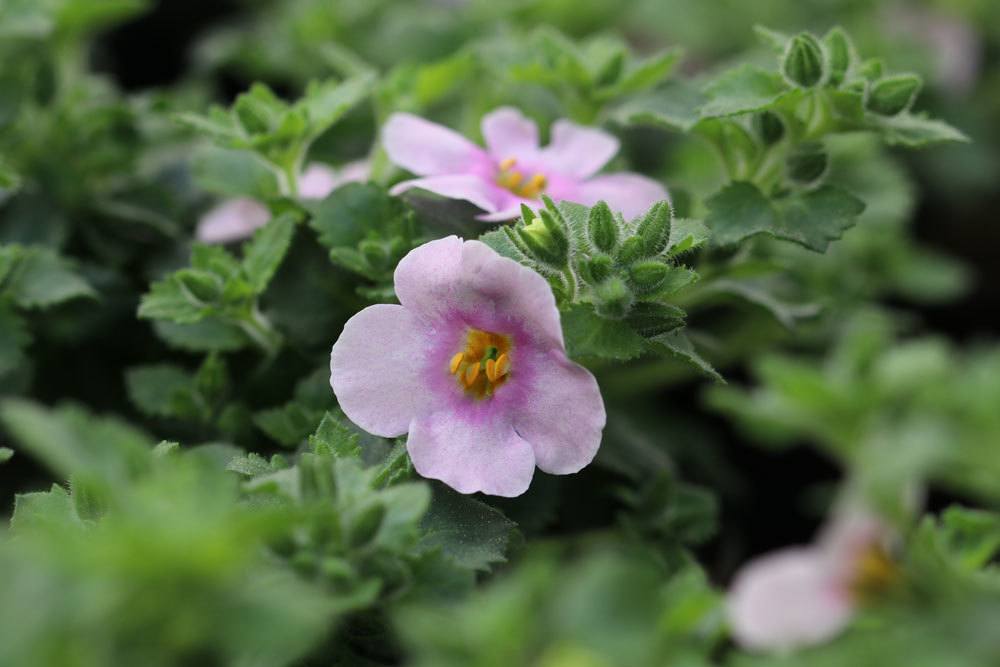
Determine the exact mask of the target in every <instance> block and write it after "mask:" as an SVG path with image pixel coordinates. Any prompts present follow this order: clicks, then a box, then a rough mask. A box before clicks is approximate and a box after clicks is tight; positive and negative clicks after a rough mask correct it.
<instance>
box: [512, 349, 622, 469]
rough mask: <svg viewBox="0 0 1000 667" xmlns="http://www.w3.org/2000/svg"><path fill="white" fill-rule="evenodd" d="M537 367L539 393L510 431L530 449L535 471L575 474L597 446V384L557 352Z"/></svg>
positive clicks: (600, 422) (600, 425) (600, 421)
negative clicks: (534, 462) (529, 445)
mask: <svg viewBox="0 0 1000 667" xmlns="http://www.w3.org/2000/svg"><path fill="white" fill-rule="evenodd" d="M544 356H545V359H544V360H542V361H541V362H540V363H539V365H538V370H537V371H536V372H537V375H538V378H539V383H540V386H539V390H538V391H537V392H535V394H534V395H533V396H532V399H531V400H530V401H528V402H526V404H525V406H524V407H523V408H522V410H521V411H520V412H519V414H518V415H517V416H515V417H514V429H515V430H516V431H517V432H518V434H519V435H520V436H521V437H522V438H524V439H525V440H527V441H528V442H529V443H530V444H531V448H532V449H533V450H534V452H535V461H536V462H537V464H538V467H539V468H541V469H542V470H544V471H545V472H547V473H551V474H553V475H568V474H571V473H574V472H577V471H579V470H580V469H581V468H583V467H584V466H586V465H587V464H588V463H590V462H591V461H592V460H593V459H594V455H596V454H597V449H598V447H600V445H601V431H602V430H603V429H604V424H605V421H606V415H605V412H604V401H603V400H602V399H601V390H600V388H598V386H597V380H595V379H594V376H593V375H591V373H590V371H588V370H587V369H585V368H583V367H582V366H579V365H577V364H574V363H573V362H571V361H569V360H568V359H567V358H566V355H565V354H563V353H562V352H561V351H556V350H552V351H549V352H547V353H545V355H544Z"/></svg>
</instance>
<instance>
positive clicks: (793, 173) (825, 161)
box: [786, 142, 829, 185]
mask: <svg viewBox="0 0 1000 667" xmlns="http://www.w3.org/2000/svg"><path fill="white" fill-rule="evenodd" d="M828 165H829V157H828V155H827V153H826V149H825V148H823V145H822V144H820V143H818V142H808V143H804V144H802V145H801V146H799V147H798V148H796V149H795V151H793V152H792V153H791V155H789V156H788V162H787V163H786V166H787V168H788V177H789V178H790V179H792V181H794V182H796V183H798V184H799V185H812V184H813V183H816V182H817V181H819V180H820V179H821V178H822V177H823V175H824V174H825V173H826V169H827V166H828Z"/></svg>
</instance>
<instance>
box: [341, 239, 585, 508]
mask: <svg viewBox="0 0 1000 667" xmlns="http://www.w3.org/2000/svg"><path fill="white" fill-rule="evenodd" d="M394 280H395V287H396V295H397V296H398V297H399V301H400V303H401V304H402V305H398V306H397V305H388V304H381V305H375V306H369V307H368V308H365V309H364V310H362V311H361V312H360V313H358V314H357V315H355V316H354V317H352V318H351V319H350V320H349V321H348V322H347V324H346V325H344V331H343V333H342V334H341V335H340V338H339V339H338V340H337V342H336V344H335V345H334V346H333V352H332V353H331V356H330V384H331V386H332V387H333V391H334V393H335V394H336V395H337V400H338V401H339V402H340V407H341V408H342V409H343V410H344V412H345V413H346V414H347V416H348V417H349V418H350V419H351V420H352V421H354V423H356V424H357V425H358V426H360V427H361V428H363V429H365V430H366V431H369V432H370V433H374V434H375V435H380V436H383V437H396V436H399V435H402V434H404V433H407V432H408V433H409V437H408V439H407V442H406V447H407V450H408V451H409V454H410V459H411V460H412V461H413V466H414V468H416V470H417V472H418V473H420V474H421V475H423V476H424V477H429V478H433V479H439V480H441V481H443V482H444V483H445V484H448V485H449V486H451V487H452V488H454V489H455V490H457V491H459V492H461V493H473V492H476V491H482V492H483V493H489V494H493V495H498V496H517V495H520V494H522V493H524V491H525V490H526V489H527V488H528V485H529V484H530V483H531V477H532V475H533V473H534V469H535V466H536V465H537V466H538V467H539V468H541V469H542V470H544V471H545V472H548V473H552V474H557V475H565V474H569V473H574V472H577V471H578V470H580V469H581V468H583V467H584V466H585V465H587V464H588V463H590V461H591V460H592V459H593V458H594V455H595V454H596V453H597V448H598V446H599V445H600V442H601V431H602V430H603V428H604V421H605V414H604V403H603V401H602V400H601V393H600V390H599V389H598V387H597V382H596V380H594V377H593V375H591V374H590V372H588V371H587V370H586V369H584V368H583V367H581V366H578V365H577V364H575V363H573V362H571V361H570V360H569V359H567V357H566V352H565V348H564V345H563V337H562V328H561V325H560V322H559V311H558V310H557V309H556V303H555V299H554V298H553V296H552V290H551V289H550V288H549V285H548V283H547V282H546V281H545V279H544V278H542V276H540V275H539V274H537V273H535V272H534V271H532V270H530V269H528V268H526V267H524V266H522V265H520V264H518V263H517V262H515V261H513V260H510V259H506V258H504V257H501V256H500V255H498V254H497V253H496V252H494V251H493V250H492V249H490V248H489V247H488V246H486V245H485V244H483V243H480V242H479V241H464V242H463V241H462V239H460V238H458V237H456V236H449V237H448V238H444V239H440V240H437V241H432V242H430V243H426V244H424V245H422V246H420V247H419V248H416V249H414V250H413V251H411V252H410V253H409V254H408V255H407V256H406V257H404V258H403V259H402V261H400V263H399V265H398V266H397V267H396V273H395V277H394Z"/></svg>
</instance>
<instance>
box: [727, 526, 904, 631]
mask: <svg viewBox="0 0 1000 667" xmlns="http://www.w3.org/2000/svg"><path fill="white" fill-rule="evenodd" d="M888 536H889V533H888V530H887V529H886V527H885V526H884V525H883V524H882V523H881V522H879V521H878V520H877V519H875V518H873V517H871V516H869V515H867V514H858V513H854V514H845V515H843V516H841V517H839V518H838V519H836V520H835V521H834V523H833V524H832V525H831V526H830V527H829V528H828V529H827V530H826V531H825V532H824V533H823V534H822V535H821V536H820V539H819V540H818V541H817V543H815V544H813V545H811V546H808V547H794V548H789V549H782V550H780V551H777V552H775V553H772V554H767V555H765V556H762V557H760V558H758V559H756V560H754V561H752V562H751V563H750V564H748V565H747V566H745V567H744V568H743V569H742V570H741V571H740V572H739V573H738V574H737V576H736V579H735V581H734V582H733V585H732V587H731V589H730V591H729V600H728V611H729V622H730V626H731V628H732V632H733V636H734V637H735V639H736V641H737V642H739V643H740V644H742V645H743V646H746V647H748V648H753V649H771V650H790V649H793V648H798V647H801V646H807V645H810V644H818V643H822V642H824V641H827V640H829V639H832V638H833V637H834V636H836V635H837V634H838V633H840V631H841V630H843V629H844V627H846V625H847V624H848V622H850V620H851V618H852V617H853V616H854V613H855V610H856V609H857V607H858V604H859V603H861V602H863V601H864V600H865V599H866V598H867V597H869V596H871V595H873V594H877V593H879V592H881V591H883V590H884V589H885V588H886V587H887V586H888V585H889V584H891V583H892V581H893V580H894V579H895V577H896V574H897V570H896V566H895V564H894V563H893V562H892V561H891V560H890V558H889V557H888V556H887V551H886V548H885V543H886V541H887V539H888Z"/></svg>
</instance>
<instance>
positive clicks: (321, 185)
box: [195, 160, 371, 243]
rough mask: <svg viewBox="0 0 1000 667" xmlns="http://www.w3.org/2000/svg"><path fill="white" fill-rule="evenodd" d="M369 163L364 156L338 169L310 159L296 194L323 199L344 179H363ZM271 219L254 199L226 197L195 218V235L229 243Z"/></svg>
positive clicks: (206, 240) (213, 241)
mask: <svg viewBox="0 0 1000 667" xmlns="http://www.w3.org/2000/svg"><path fill="white" fill-rule="evenodd" d="M370 171H371V167H370V165H369V164H368V161H367V160H358V161H355V162H348V163H347V164H345V165H344V166H343V167H342V168H340V169H336V170H335V169H331V168H330V167H328V166H326V165H325V164H320V163H319V162H313V163H312V164H310V165H309V166H308V167H306V169H305V171H303V172H302V175H301V176H299V197H301V198H302V199H323V198H325V197H326V196H327V195H328V194H330V193H331V192H333V191H334V190H336V189H337V188H339V187H340V186H341V185H344V184H345V183H351V182H354V181H365V180H367V179H368V175H369V172H370ZM270 219H271V212H270V211H269V210H268V208H267V207H266V206H264V204H262V203H260V202H259V201H257V200H256V199H250V198H249V197H240V198H238V199H228V200H226V201H224V202H222V203H220V204H218V205H217V206H215V207H214V208H212V209H210V210H209V211H208V212H207V213H205V215H204V216H202V218H201V220H199V221H198V229H197V230H196V231H195V237H196V238H197V239H198V240H199V241H201V242H202V243H232V242H234V241H240V240H242V239H245V238H249V237H250V236H251V235H252V234H253V233H254V232H255V231H256V230H257V229H258V228H260V227H263V226H264V225H265V224H267V222H268V221H269V220H270Z"/></svg>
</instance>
